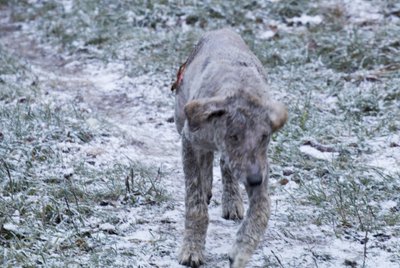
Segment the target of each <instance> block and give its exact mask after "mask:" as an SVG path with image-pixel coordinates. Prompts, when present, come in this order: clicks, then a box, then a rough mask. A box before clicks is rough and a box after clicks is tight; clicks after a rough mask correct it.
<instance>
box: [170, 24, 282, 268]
mask: <svg viewBox="0 0 400 268" xmlns="http://www.w3.org/2000/svg"><path fill="white" fill-rule="evenodd" d="M181 69H182V73H181V72H180V73H179V74H178V80H177V82H176V83H175V84H176V87H175V89H176V102H175V122H176V127H177V129H178V132H179V133H180V134H181V135H182V160H183V169H184V173H185V188H186V198H185V205H186V210H185V235H184V241H183V245H182V250H181V253H180V256H179V258H180V260H179V262H180V263H181V264H183V265H187V266H191V267H198V266H200V265H201V264H203V262H204V256H203V250H204V245H205V239H206V234H207V226H208V222H209V219H208V204H209V202H210V199H211V187H212V179H213V174H212V164H213V159H214V151H219V152H220V154H221V159H220V164H221V171H222V182H223V195H222V216H223V217H224V218H225V219H232V220H238V219H242V218H243V204H242V198H241V196H240V191H239V182H242V183H243V184H244V186H245V188H246V191H247V194H248V196H249V200H250V205H249V209H248V210H247V213H246V218H245V219H244V220H243V223H242V225H241V227H240V229H239V231H238V233H237V236H236V242H235V245H234V246H233V248H232V251H231V253H230V255H229V261H230V267H231V268H240V267H245V265H246V263H247V261H248V259H249V258H250V257H251V254H252V253H253V251H254V250H255V248H256V247H257V245H258V244H259V242H260V240H261V239H262V237H263V234H264V232H265V229H266V227H267V223H268V219H269V216H270V199H269V196H268V160H267V147H268V143H269V140H270V137H271V135H272V133H273V132H274V131H276V130H278V129H280V128H281V127H282V126H283V125H284V124H285V122H286V120H287V111H286V108H285V107H284V106H283V105H282V104H280V103H278V102H275V101H272V100H271V99H270V98H269V97H268V96H267V85H266V80H265V75H264V69H263V67H262V65H261V63H260V61H259V60H258V59H257V57H256V56H255V55H254V54H253V53H252V52H251V51H250V50H249V48H248V47H247V46H246V44H245V43H244V41H243V40H242V39H241V38H240V36H239V35H237V34H236V33H234V32H233V31H232V30H228V29H223V30H217V31H212V32H209V33H207V34H205V35H204V36H203V38H202V39H201V40H200V41H199V43H198V44H197V46H196V47H195V49H194V50H193V51H192V53H191V55H190V56H189V58H188V60H187V62H186V63H185V65H184V66H183V67H182V68H181ZM180 77H181V78H182V79H180Z"/></svg>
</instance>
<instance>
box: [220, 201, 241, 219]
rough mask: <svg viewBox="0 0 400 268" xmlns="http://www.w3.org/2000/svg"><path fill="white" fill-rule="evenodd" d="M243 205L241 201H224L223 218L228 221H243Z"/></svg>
mask: <svg viewBox="0 0 400 268" xmlns="http://www.w3.org/2000/svg"><path fill="white" fill-rule="evenodd" d="M243 213H244V209H243V204H242V201H241V200H223V202H222V217H223V218H224V219H227V220H241V219H243Z"/></svg>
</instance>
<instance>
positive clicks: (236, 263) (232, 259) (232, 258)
mask: <svg viewBox="0 0 400 268" xmlns="http://www.w3.org/2000/svg"><path fill="white" fill-rule="evenodd" d="M249 258H250V255H249V254H246V253H244V252H240V251H239V250H238V247H237V245H235V246H234V247H233V249H232V251H231V253H230V254H229V268H245V267H246V263H247V260H248V259H249Z"/></svg>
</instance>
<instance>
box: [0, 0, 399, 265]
mask: <svg viewBox="0 0 400 268" xmlns="http://www.w3.org/2000/svg"><path fill="white" fill-rule="evenodd" d="M63 3H65V8H66V9H70V8H71V7H70V3H71V2H69V1H64V2H63ZM346 7H347V8H348V10H349V11H348V12H349V13H350V14H351V15H352V17H354V18H356V19H355V20H356V21H355V22H357V23H359V22H360V21H362V20H364V19H365V18H366V17H368V18H369V19H374V20H377V19H381V17H380V15H379V14H375V13H373V12H372V11H371V10H373V8H372V7H371V6H370V5H369V4H368V2H366V1H361V0H360V1H354V2H351V3H350V2H348V3H347V4H346ZM371 12H372V15H371ZM293 22H301V23H303V24H306V23H315V24H319V23H321V18H320V17H318V16H317V17H309V16H306V15H304V16H302V17H300V18H294V19H293ZM274 34H275V33H274V32H273V31H266V32H265V34H264V35H263V36H261V38H264V39H268V38H270V37H272V36H273V35H274ZM14 38H18V37H14ZM14 41H15V40H14ZM3 42H4V43H7V41H3ZM30 56H32V55H30ZM33 57H34V59H33V61H32V62H33V70H34V72H35V73H36V74H37V75H38V76H39V81H40V82H41V83H42V84H44V85H45V87H46V88H47V90H48V93H49V99H52V100H53V99H56V100H57V101H58V102H60V103H63V102H69V101H71V100H74V99H77V98H78V99H80V101H81V102H82V106H84V107H87V109H88V110H90V111H91V113H92V114H93V115H95V116H94V117H93V118H91V119H89V123H90V124H91V125H92V126H93V127H98V126H99V125H100V124H99V119H102V118H104V119H106V120H107V121H109V122H111V123H112V126H113V127H115V128H117V129H118V130H119V131H121V132H122V133H123V139H116V138H114V137H110V138H109V139H108V141H107V142H106V143H104V144H97V145H95V146H93V145H87V147H84V146H82V152H84V153H85V154H89V155H96V161H98V162H99V163H101V162H107V161H110V159H117V160H118V159H119V161H125V159H131V160H137V161H140V162H141V163H145V164H148V165H152V166H155V167H161V168H162V169H163V171H164V172H166V174H167V175H166V176H165V177H164V181H163V185H164V186H165V190H166V191H167V192H168V193H169V194H170V197H171V200H169V201H168V203H169V204H167V205H164V206H161V207H153V208H152V207H147V206H139V207H132V208H128V209H127V208H126V207H124V208H122V207H118V204H115V205H109V206H107V207H106V208H104V207H98V210H99V213H108V212H109V213H110V214H113V215H117V217H118V218H119V219H121V221H120V222H119V223H118V224H115V225H113V224H109V223H105V224H104V223H101V222H99V221H98V219H97V218H96V217H93V218H92V219H90V220H89V221H88V224H89V227H90V228H93V229H95V230H100V231H102V232H99V239H103V238H104V237H105V236H107V239H110V240H112V242H110V243H108V244H107V245H106V247H108V246H109V247H110V248H113V249H114V250H116V251H129V250H134V251H135V259H134V260H132V263H129V261H127V260H126V259H120V260H118V261H119V263H118V261H117V262H116V264H118V265H121V266H128V265H133V267H181V266H180V265H178V263H177V254H178V250H179V246H180V243H181V240H182V234H183V228H184V226H183V220H184V219H183V214H184V195H185V193H184V180H183V173H182V166H181V162H180V161H181V160H180V137H179V135H178V134H177V132H176V129H175V125H174V124H173V123H171V120H170V119H171V118H172V117H173V95H172V93H171V92H170V88H169V87H170V83H171V81H170V77H172V76H173V75H171V73H169V72H165V73H149V74H146V75H140V76H137V77H129V76H127V75H126V74H125V70H124V65H121V64H117V63H109V64H107V65H103V64H102V63H99V62H97V61H85V62H79V61H72V62H69V63H68V64H65V65H63V66H62V67H58V68H55V69H51V68H49V66H51V64H49V62H48V61H49V59H43V58H40V56H36V55H33ZM322 97H323V96H322ZM327 98H331V97H327ZM335 101H336V98H334V101H330V103H334V102H335ZM332 105H334V104H332ZM388 144H392V145H393V146H389V148H388V146H387V145H388ZM399 144H400V137H399V136H398V135H395V136H391V137H382V138H379V139H377V140H376V141H374V143H373V146H374V149H375V152H376V153H375V154H374V155H370V156H369V159H368V160H367V161H368V163H369V164H370V165H371V166H377V167H381V168H384V169H386V170H388V171H390V172H395V171H397V172H398V171H399V166H400V162H399V161H400V152H399ZM58 146H68V145H65V144H59V145H58ZM299 150H300V151H301V152H302V153H304V154H305V155H307V156H309V157H311V158H315V159H319V160H324V161H330V162H332V161H334V160H335V158H336V157H337V156H338V153H336V152H321V151H319V150H318V149H316V148H314V147H312V146H309V145H302V146H300V147H299ZM64 172H67V173H68V172H69V170H68V168H67V169H66V170H65V171H64ZM271 184H273V187H275V188H276V189H277V190H275V191H274V192H275V194H274V195H273V196H272V204H273V205H272V216H271V219H270V223H269V228H268V230H267V232H266V234H265V239H264V241H263V242H262V243H261V245H260V246H259V248H258V249H257V251H256V252H255V254H254V255H253V257H252V259H251V262H250V263H249V265H248V267H264V265H265V263H270V264H271V266H273V267H278V266H279V263H282V264H281V266H282V267H342V266H343V265H345V264H344V261H343V260H347V261H348V263H347V264H346V265H347V266H351V267H353V266H354V267H355V265H354V263H357V264H358V265H360V264H362V263H363V261H364V260H363V256H364V255H363V254H364V252H363V251H364V247H363V246H360V240H362V239H363V237H362V236H360V234H350V235H349V237H352V238H353V237H357V239H356V240H355V239H351V238H349V239H347V240H343V239H339V238H337V237H336V235H335V233H334V228H331V226H317V225H313V224H311V225H304V226H303V225H301V224H300V225H299V224H298V223H297V222H296V221H295V219H291V218H290V216H291V213H292V211H293V209H294V208H293V204H292V203H291V200H292V199H291V198H292V197H291V193H290V189H291V188H296V187H298V185H297V184H296V183H295V182H293V181H290V182H289V183H288V184H287V185H286V186H282V185H279V184H277V183H276V182H274V181H272V182H271ZM221 189H222V187H221V175H220V171H219V168H218V166H215V168H214V188H213V200H212V202H211V205H210V208H209V212H210V225H209V229H208V236H207V242H206V250H205V256H206V260H205V261H206V265H204V267H210V268H211V267H213V268H216V267H221V268H222V267H228V260H227V253H228V252H229V249H230V246H231V245H232V243H233V241H234V238H235V233H236V230H237V229H238V227H239V225H240V223H239V222H233V221H226V220H224V219H222V218H221V216H220V215H221V206H220V203H219V202H220V200H221ZM242 194H243V197H244V200H245V202H247V201H246V196H245V192H244V191H243V192H242ZM395 205H396V203H395V202H392V203H390V202H389V203H386V204H382V206H383V207H385V208H386V209H388V208H392V207H394V206H395ZM303 208H304V209H307V208H305V207H301V206H296V208H295V209H296V210H301V209H303ZM304 214H305V215H306V217H307V215H310V216H311V215H312V214H313V211H310V210H307V211H304ZM16 217H17V216H16ZM4 228H6V229H9V230H14V229H15V225H13V224H11V223H9V224H7V225H4ZM104 231H105V232H106V233H109V234H111V236H108V235H105V234H104ZM113 233H120V234H123V235H119V236H113V235H112V234H113ZM101 234H102V235H103V236H104V237H100V236H101ZM375 242H376V239H375V240H374V239H371V243H375ZM390 243H391V244H393V245H395V244H398V243H399V238H393V239H392V240H391V242H390ZM388 247H390V244H389V245H388ZM394 248H395V247H394ZM352 263H353V264H352ZM374 266H375V267H400V266H398V265H397V266H396V264H394V263H393V262H390V261H389V260H388V252H386V251H383V250H380V248H379V246H378V245H377V246H376V247H372V248H371V249H369V252H368V267H374Z"/></svg>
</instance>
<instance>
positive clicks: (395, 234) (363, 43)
mask: <svg viewBox="0 0 400 268" xmlns="http://www.w3.org/2000/svg"><path fill="white" fill-rule="evenodd" d="M255 2H256V3H257V5H258V6H257V5H256V6H255V7H251V6H243V5H242V4H238V6H239V7H241V8H243V10H240V9H239V11H238V10H236V9H235V7H234V6H230V5H224V4H215V5H211V6H212V8H210V11H208V12H209V13H206V14H208V15H209V16H211V17H212V18H210V21H206V22H204V13H201V12H202V11H201V10H202V6H201V5H202V4H200V3H197V4H196V3H194V4H192V5H188V7H185V6H180V4H179V3H175V2H174V4H175V5H177V6H179V7H181V8H182V14H179V12H177V13H174V11H171V10H169V11H163V10H164V9H163V8H165V7H164V6H163V5H162V4H160V5H157V4H154V5H153V6H152V7H150V6H146V5H143V4H142V5H140V4H138V3H136V2H135V3H136V4H138V6H140V8H139V7H137V9H135V8H132V10H124V9H123V8H122V10H123V11H124V13H123V15H121V16H122V19H121V17H118V16H117V15H115V12H116V11H119V12H121V7H118V5H116V4H115V6H114V5H113V4H110V3H108V4H110V5H109V6H107V1H105V2H104V3H101V4H100V3H98V5H104V6H105V7H103V6H101V7H100V8H98V10H97V9H95V11H93V13H90V10H91V7H90V5H91V4H93V3H95V4H96V2H95V1H87V3H86V4H83V3H81V2H80V1H61V2H60V3H59V4H56V2H52V1H44V2H42V1H27V4H26V5H27V6H28V7H25V6H24V5H22V4H21V6H22V8H27V10H28V11H27V12H22V13H21V12H18V11H19V9H18V8H21V6H18V5H16V6H15V7H14V6H13V3H12V1H5V2H4V3H5V4H2V3H3V2H1V1H0V34H1V39H0V47H1V48H2V50H1V53H3V54H5V55H8V54H9V55H11V57H14V58H17V59H18V60H17V61H19V62H20V63H19V65H18V64H16V65H15V66H17V67H16V69H19V68H22V67H21V66H23V68H26V69H27V70H26V73H27V74H25V71H24V73H23V74H22V75H20V74H18V73H19V72H18V71H15V70H12V71H9V70H8V69H7V71H4V72H1V73H0V79H1V80H0V86H1V87H0V90H4V92H1V93H2V95H0V97H2V98H0V105H2V106H3V107H2V109H3V110H2V111H5V112H4V113H2V117H1V118H0V119H1V120H2V123H4V124H3V125H2V126H3V127H4V129H3V130H2V129H0V134H1V135H0V145H1V142H2V139H3V138H2V137H3V136H5V141H8V140H13V139H12V137H8V136H7V135H11V134H9V133H8V132H7V130H8V129H7V127H5V126H6V124H5V122H6V120H11V119H7V118H11V117H6V116H5V115H4V114H6V112H7V109H9V110H11V108H12V107H19V106H18V105H20V104H19V103H25V100H24V98H26V97H21V96H25V95H24V94H28V93H26V92H22V93H19V94H21V95H18V94H16V96H14V95H13V94H11V93H7V94H8V95H7V94H5V92H6V91H7V92H9V91H10V92H12V89H10V88H11V86H10V87H8V85H14V86H15V85H16V86H17V87H19V88H26V90H31V88H32V87H33V88H34V91H35V92H36V91H37V92H38V93H35V94H33V95H34V96H30V93H29V94H28V95H29V96H30V97H29V98H28V99H29V100H30V98H32V106H29V107H32V109H35V107H36V106H38V107H41V105H45V106H46V105H47V106H49V107H51V108H50V110H51V111H52V112H55V113H57V111H60V114H62V117H65V118H68V119H65V122H67V123H68V124H69V123H70V121H73V122H72V123H71V127H70V128H69V125H68V127H66V128H65V129H64V128H62V134H60V135H61V136H62V135H64V134H65V133H72V134H71V135H72V137H75V136H74V135H75V134H74V133H75V132H74V131H75V128H76V129H78V128H79V126H76V124H78V125H82V129H83V130H82V129H80V128H79V131H77V134H76V135H77V137H79V139H74V138H71V139H72V140H69V136H71V135H70V134H65V135H66V137H67V136H68V138H66V139H65V140H55V141H54V142H53V143H51V144H50V143H48V142H47V140H46V138H43V139H40V141H38V144H39V145H38V146H42V147H44V146H45V145H48V146H49V148H51V150H52V151H54V152H55V154H54V156H53V157H54V158H56V159H57V161H55V162H51V161H49V160H48V159H46V161H47V162H46V161H44V162H43V163H44V164H43V163H42V164H41V163H37V162H34V160H32V163H36V164H34V166H33V167H32V168H31V169H30V171H29V172H31V173H24V174H23V175H20V174H19V171H18V170H19V165H21V166H22V160H23V161H24V162H25V161H27V160H26V157H31V156H30V155H31V154H33V151H32V152H29V153H28V156H25V155H23V153H22V152H24V151H23V149H16V147H15V148H12V147H11V146H10V148H11V149H10V150H9V151H6V150H3V151H0V153H4V152H7V154H4V155H0V157H2V162H1V164H2V166H1V168H0V171H1V173H0V176H3V177H0V183H1V185H2V187H3V190H2V192H1V195H0V201H1V202H3V205H2V206H0V208H1V211H0V213H1V214H0V215H1V217H3V219H1V220H0V224H1V225H0V226H1V228H0V244H1V245H2V247H3V248H2V249H0V251H1V253H0V263H4V266H6V267H15V266H51V267H58V266H72V267H75V266H76V267H78V266H79V267H80V266H83V267H181V266H179V265H178V262H177V254H178V250H179V246H180V243H181V240H182V234H183V213H184V187H183V185H184V181H183V174H182V167H181V163H180V137H179V135H178V134H177V132H176V130H175V125H174V123H173V122H172V120H171V118H172V117H173V95H172V93H171V92H170V85H171V82H172V80H173V78H174V75H175V70H176V68H177V67H178V66H179V63H180V62H182V61H183V60H184V58H185V57H186V56H185V55H187V52H188V51H189V49H190V47H191V46H192V45H193V42H195V40H197V39H198V37H199V36H200V35H201V33H202V32H203V31H205V30H207V29H208V28H213V27H221V26H224V25H225V26H226V25H233V27H235V26H237V21H232V20H230V19H229V16H230V15H232V14H236V13H235V12H239V14H241V13H240V12H243V13H244V14H243V16H242V17H243V18H244V20H245V22H243V24H242V25H241V26H240V25H239V26H237V27H235V28H237V29H238V30H239V31H240V32H241V33H242V34H243V35H245V39H246V41H248V42H249V43H250V45H251V47H252V48H253V49H254V50H255V52H256V54H257V55H258V56H259V57H260V58H261V60H262V61H263V63H265V65H266V68H267V70H268V72H269V73H270V82H269V83H270V87H271V90H272V92H273V95H275V96H276V98H277V99H280V100H282V101H283V102H285V103H286V104H287V105H288V107H289V111H290V120H289V122H288V125H287V126H285V129H284V130H283V131H282V132H281V133H278V134H277V135H276V137H274V139H273V141H272V144H271V152H270V158H271V163H272V170H271V179H270V181H271V198H272V204H273V206H272V209H273V210H272V216H271V219H270V223H269V227H268V230H267V232H266V234H265V237H264V241H263V242H262V244H261V245H260V246H259V248H258V249H257V251H256V252H255V254H254V255H253V257H252V259H251V262H250V263H249V264H248V267H346V266H349V267H400V264H399V263H400V215H399V214H400V212H399V211H400V198H399V194H398V193H399V191H400V180H399V174H400V135H399V130H400V123H399V122H400V95H399V90H400V89H399V86H398V85H399V82H400V75H399V72H400V58H399V57H398V56H397V57H396V55H399V54H400V51H399V50H400V48H399V47H400V46H399V42H400V40H399V36H400V35H399V34H400V22H399V20H400V19H399V15H398V14H399V13H398V12H399V10H400V6H399V5H398V4H397V5H396V3H395V2H394V3H393V4H390V3H387V4H382V3H380V2H379V1H372V2H370V1H362V0H357V1H352V2H351V3H350V2H346V1H339V0H338V1H317V3H316V4H314V5H312V4H309V3H308V2H307V1H299V3H300V4H298V5H296V4H295V5H291V4H287V5H286V4H283V3H282V2H285V1H271V2H266V3H264V1H258V2H257V1H255ZM288 2H290V1H288ZM7 3H8V4H7ZM207 3H208V2H207ZM378 3H380V4H379V5H378ZM208 4H209V3H208ZM132 5H133V3H132ZM198 5H200V7H199V6H198ZM204 5H207V4H204ZM269 5H271V6H269ZM302 5H304V6H302ZM373 5H375V6H373ZM80 8H81V9H82V10H80ZM196 8H198V9H196ZM246 8H247V9H249V11H246V12H244V9H246ZM142 9H143V10H144V11H143V14H142V13H140V12H139V11H137V10H142ZM198 10H200V11H198ZM299 10H300V13H299ZM41 12H42V13H41ZM57 12H60V13H61V14H67V15H66V17H65V18H63V17H61V16H59V17H55V16H56V15H57V14H59V13H57ZM74 12H75V13H74ZM151 12H155V13H156V12H159V13H160V15H157V14H158V13H157V14H156V15H154V14H152V13H151ZM196 12H197V13H196ZM303 12H304V13H303ZM396 12H397V13H396ZM103 13H104V14H103ZM138 13H140V14H142V15H139V14H138ZM225 13H226V14H228V15H225ZM21 14H22V15H21ZM26 14H28V15H26ZM99 14H101V16H98V15H99ZM188 14H192V17H190V16H189V15H188ZM193 14H194V15H193ZM271 14H275V15H271ZM277 14H279V16H278V15H277ZM396 14H397V15H396ZM17 15H18V16H22V17H23V16H27V17H23V18H18V16H17ZM236 15H237V14H236ZM102 16H105V17H106V16H108V17H107V18H111V19H110V21H105V22H104V23H102V22H98V21H96V22H95V21H94V20H101V18H102ZM113 16H116V17H115V18H114V17H113ZM152 16H153V17H152ZM239 17H240V16H239ZM188 18H189V19H188ZM190 18H191V19H190ZM221 18H222V19H221ZM260 18H261V19H262V21H261V22H259V20H260ZM280 18H286V19H280ZM119 19H121V20H123V23H120V22H119V21H118V20H119ZM153 20H154V21H153ZM160 21H161V22H160ZM257 21H258V22H257ZM332 21H333V22H332ZM126 22H128V23H127V24H126ZM153 22H154V23H155V26H154V25H152V23H153ZM267 22H268V23H267ZM63 23H64V24H65V25H64V24H63ZM69 23H71V25H68V24H69ZM74 23H81V24H79V25H80V27H76V28H74ZM113 23H115V25H116V26H115V28H112V25H113ZM202 23H206V26H202ZM207 23H208V24H207ZM235 23H236V24H235ZM91 24H96V25H97V24H99V25H100V26H98V25H97V26H96V27H100V28H99V29H100V30H101V29H102V28H101V27H104V29H105V30H104V31H103V32H101V33H100V35H99V36H100V37H101V38H98V37H96V38H93V34H92V32H93V31H95V30H99V29H94V30H93V28H91V27H92V26H88V25H91ZM131 24H133V25H135V27H136V26H137V25H142V26H143V28H144V30H140V31H138V30H137V29H136V28H135V30H132V32H133V33H129V31H127V32H128V33H126V32H123V33H122V34H121V33H118V34H116V35H115V36H114V35H113V34H114V32H113V30H115V31H117V30H119V29H121V31H126V29H125V28H124V27H125V26H126V25H131ZM109 25H111V26H109ZM160 25H161V26H160ZM249 25H254V29H251V30H252V31H251V33H249V31H248V27H249ZM323 25H331V26H330V27H332V28H329V27H326V29H325V28H324V29H325V30H319V28H318V27H325V26H323ZM339 26H340V27H339ZM63 27H64V29H61V28H63ZM68 27H71V28H68ZM107 27H111V28H107ZM335 27H336V28H335ZM337 27H339V28H337ZM152 28H154V29H153V30H151V29H152ZM110 29H111V30H110ZM327 29H328V30H327ZM246 30H247V31H246ZM63 31H64V32H63ZM180 31H181V33H180ZM313 31H314V32H313ZM319 31H321V32H319ZM324 31H331V32H326V33H325V34H326V35H324ZM357 31H358V32H357ZM377 31H387V33H383V34H382V33H381V34H380V35H379V34H378V33H377ZM60 32H62V33H60ZM356 32H357V33H356ZM385 34H386V35H385ZM396 34H397V35H396ZM132 35H133V36H132ZM135 35H137V38H136V36H135ZM375 35H376V36H375ZM87 36H88V37H87ZM94 36H96V35H94ZM121 36H122V37H121ZM154 36H158V37H159V38H160V39H159V40H157V39H156V40H152V38H154ZM332 36H333V37H332ZM175 37H177V39H175ZM69 38H72V39H71V40H70V39H69ZM113 38H116V39H115V40H113ZM141 38H143V40H142V39H141ZM330 38H331V39H330ZM385 38H387V39H385ZM103 39H104V40H106V41H104V40H103ZM252 39H254V40H252ZM149 40H150V41H149ZM382 40H383V41H382ZM103 42H105V44H104V43H103ZM166 42H167V43H168V44H165V43H166ZM368 42H369V43H368ZM396 42H397V43H396ZM171 43H174V44H173V45H170V44H171ZM269 44H271V45H269ZM381 48H382V49H381ZM179 49H182V50H183V52H182V51H179ZM375 49H381V50H379V51H375ZM177 50H178V51H177ZM343 51H345V52H343ZM363 53H365V54H363ZM379 53H387V55H388V56H387V57H385V56H382V55H380V54H379ZM397 53H399V54H397ZM169 54H171V55H169ZM360 54H361V55H360ZM378 54H379V55H378ZM391 55H395V56H393V57H391ZM7 57H8V56H7ZM7 57H3V58H2V59H3V61H2V62H1V64H4V66H11V65H12V64H11V63H10V61H8V60H5V59H8V58H7ZM158 59H159V60H158ZM146 61H149V63H147V62H146ZM151 63H153V65H151ZM146 64H149V66H147V65H146ZM13 66H14V65H13ZM11 69H12V68H11V67H10V70H11ZM0 70H2V67H1V66H0ZM8 72H10V73H11V74H8ZM21 77H23V78H24V79H23V80H24V83H25V82H26V81H28V82H26V83H27V84H29V86H26V87H23V85H22V83H21V82H20V80H18V79H19V78H21ZM13 79H14V80H16V81H12V80H13ZM9 80H10V81H11V82H9ZM3 81H5V82H3ZM32 85H33V86H32ZM17 91H21V89H18V90H17ZM9 95H12V96H11V97H10V96H9ZM28 105H31V104H30V101H28ZM69 107H73V108H72V109H73V110H75V111H77V112H76V113H77V114H78V115H71V113H70V112H71V111H69V110H71V108H69ZM15 111H19V110H18V109H16V110H15ZM60 117H61V116H60ZM69 118H72V119H69ZM61 121H62V122H64V121H63V119H61ZM52 124H53V123H52ZM33 126H35V125H33ZM52 126H53V125H52ZM41 127H42V128H43V132H46V133H47V132H49V133H51V132H54V131H55V130H57V131H58V128H57V129H56V128H55V130H53V129H52V128H51V129H49V128H48V125H46V124H44V125H42V126H41ZM39 128H40V127H39ZM27 131H29V129H28V130H27ZM36 131H39V130H36V129H35V130H34V131H33V130H32V133H36ZM10 133H11V132H10ZM63 133H64V134H63ZM82 133H83V134H85V133H91V134H88V135H86V136H85V135H83V137H82ZM26 135H28V134H26ZM28 136H29V135H28ZM24 137H25V136H24ZM35 137H36V136H35ZM35 137H33V138H32V140H35ZM18 142H19V141H18V140H17V141H16V142H15V144H19V143H18ZM23 142H25V143H24V144H25V145H24V146H26V148H31V147H30V146H33V145H32V143H34V142H36V141H34V142H32V141H31V138H29V137H28V141H25V140H24V141H23ZM10 144H11V143H10ZM3 145H4V146H3V147H4V148H7V144H3ZM3 147H2V148H3ZM22 147H23V146H22ZM32 148H37V147H32ZM19 150H20V151H19ZM32 150H33V149H32ZM35 150H37V149H35ZM35 152H36V151H35ZM32 158H33V157H32ZM35 165H37V166H35ZM9 166H13V167H14V168H10V170H11V175H10V176H8V174H9V173H7V171H8V170H9V168H8V167H9ZM38 170H40V172H39V171H38ZM26 174H28V175H26ZM29 174H34V175H29ZM14 176H15V177H14ZM18 176H20V177H18ZM13 178H20V179H19V180H20V181H21V185H22V184H23V183H25V181H24V180H27V181H29V182H26V183H27V185H30V184H29V183H32V181H34V182H35V183H36V182H37V183H38V184H39V185H42V186H43V189H44V190H43V189H42V190H37V193H33V194H30V192H29V187H32V186H29V187H28V188H24V187H22V186H21V189H22V190H20V191H17V190H15V189H13V188H12V187H11V186H7V185H9V184H10V185H12V184H13V183H14V180H16V179H14V180H13ZM54 181H56V183H55V182H54ZM11 182H13V183H11ZM127 183H130V187H131V188H134V190H131V191H128V186H127ZM15 185H17V184H15ZM10 187H11V190H9V188H10ZM53 187H54V189H59V188H60V192H57V194H56V193H53V192H52V188H53ZM58 187H59V188H58ZM135 187H136V188H135ZM33 188H34V187H33ZM7 189H8V190H7ZM63 190H65V192H67V194H68V195H67V194H65V195H63ZM60 193H61V194H60ZM243 196H244V198H245V192H244V191H243ZM245 199H246V198H245ZM220 200H221V179H220V172H219V168H218V166H217V165H215V168H214V187H213V199H212V201H211V204H210V207H209V212H210V225H209V230H208V236H207V243H206V251H205V257H206V260H205V261H206V264H205V265H204V267H228V260H227V253H228V252H229V249H230V246H231V245H232V242H233V241H234V237H235V232H236V230H237V229H238V227H239V225H240V222H233V221H227V220H224V219H222V218H221V206H220ZM27 208H28V209H27ZM30 208H32V211H30ZM26 211H30V212H31V213H27V212H26ZM35 211H37V213H36V212H35ZM28 215H29V216H28ZM34 228H36V230H35V231H32V230H33V229H34Z"/></svg>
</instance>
